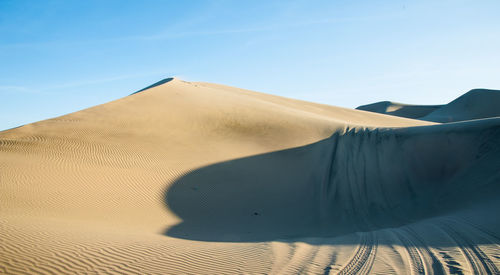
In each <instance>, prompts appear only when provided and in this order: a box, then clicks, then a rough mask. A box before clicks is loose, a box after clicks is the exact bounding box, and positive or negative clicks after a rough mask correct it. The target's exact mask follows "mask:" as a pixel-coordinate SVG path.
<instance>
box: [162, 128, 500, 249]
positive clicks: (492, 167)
mask: <svg viewBox="0 0 500 275" xmlns="http://www.w3.org/2000/svg"><path fill="white" fill-rule="evenodd" d="M483 128H484V129H483ZM483 128H481V129H480V130H479V132H478V131H477V129H476V130H474V131H471V132H470V133H467V132H466V133H462V135H461V136H460V137H457V138H455V139H454V140H452V141H450V139H449V137H450V136H449V135H447V134H442V133H440V132H442V131H441V130H439V129H438V131H434V132H432V131H431V132H430V133H428V132H425V133H423V134H419V133H418V132H412V131H410V132H405V130H398V131H387V132H384V133H379V132H373V131H372V132H368V131H365V132H364V133H359V132H357V133H354V132H352V133H345V134H342V135H340V134H334V135H333V136H332V137H330V138H328V139H325V140H322V141H319V142H316V143H314V144H310V145H306V146H302V147H297V148H293V149H287V150H282V151H276V152H271V153H266V154H261V155H256V156H250V157H245V158H241V159H235V160H231V161H225V162H221V163H217V164H213V165H209V166H206V167H202V168H199V169H197V170H195V171H192V172H190V173H188V174H187V175H184V176H182V177H181V178H179V179H178V180H177V181H176V182H175V183H174V184H173V185H171V186H170V187H169V188H168V189H167V190H166V191H165V196H164V202H165V205H166V207H168V208H169V209H170V210H172V211H173V212H174V213H175V214H176V215H178V216H179V217H180V218H181V219H182V222H181V223H179V224H177V225H175V226H174V227H171V228H168V229H167V230H166V231H165V234H166V235H168V236H172V237H177V238H183V239H191V240H201V241H214V242H226V241H227V242H229V241H230V242H258V241H271V240H283V239H294V238H303V237H325V236H328V237H334V236H341V235H346V234H350V233H354V232H366V231H372V230H377V229H383V228H395V227H399V226H403V225H405V224H411V223H415V222H419V221H422V220H423V219H426V218H432V217H436V216H439V215H444V214H447V213H448V214H449V213H455V212H457V210H460V209H462V210H463V209H465V212H464V213H466V212H467V209H468V208H471V209H472V208H473V207H477V205H478V203H477V202H479V201H483V200H486V199H488V200H490V201H491V200H493V201H496V202H497V201H498V198H499V196H498V194H499V184H498V183H499V180H498V177H497V176H498V173H499V172H498V169H497V168H498V167H500V166H499V165H500V161H499V160H500V158H499V155H500V154H499V151H494V152H490V154H486V153H481V154H483V155H481V154H480V152H479V151H480V147H481V146H482V145H481V144H475V145H474V146H469V147H464V144H467V142H473V141H475V139H476V138H477V135H479V136H484V135H489V136H490V137H491V138H494V139H496V140H495V141H494V144H495V145H496V146H497V145H498V144H499V142H498V139H497V138H498V129H496V132H495V133H493V134H492V133H491V129H490V128H487V127H483ZM446 131H448V130H446ZM446 131H445V132H446ZM448 132H449V131H448ZM451 132H453V129H452V131H451ZM462 132H463V131H462ZM451 134H453V133H451ZM441 136H442V137H441ZM428 140H433V142H434V143H432V144H428V142H427V141H428ZM486 140H487V142H486V143H488V142H490V141H488V140H490V139H486ZM486 143H485V144H486ZM490 143H491V142H490ZM483 145H484V144H483ZM490 145H491V144H490ZM419 146H420V147H419ZM375 147H376V148H377V149H374V148H375ZM476 147H477V148H476ZM410 149H411V150H410ZM478 152H479V153H478ZM477 159H479V163H477V164H470V163H471V162H472V160H477ZM481 159H483V160H484V161H485V162H487V163H489V164H488V165H485V164H484V163H482V162H481V161H480V160H481ZM476 162H477V161H476ZM417 164H418V165H417ZM474 165H476V166H480V167H483V168H482V169H483V170H479V173H483V175H476V174H477V173H476V172H474V171H475V169H476V170H477V167H474ZM484 166H487V167H486V168H484ZM495 175H497V176H495ZM468 177H472V178H474V179H476V180H484V181H489V183H488V184H485V185H484V186H478V185H472V186H471V185H468V184H465V185H464V184H463V183H462V182H461V181H459V180H458V179H460V178H465V179H466V180H467V181H469V180H470V179H469V178H468ZM492 177H493V178H495V177H497V178H496V180H493V181H491V178H492ZM470 181H472V180H470ZM473 183H474V182H473ZM474 184H475V183H474ZM480 187H481V188H480ZM447 190H448V191H447ZM449 190H452V191H451V192H450V191H449ZM496 202H495V204H494V205H495V206H494V207H496V208H497V210H500V209H499V204H497V203H496ZM490 207H491V206H490ZM462 212H463V211H462ZM469 212H470V213H472V215H469V216H470V217H472V218H471V219H472V221H473V223H474V224H481V223H482V221H487V220H488V221H491V220H492V219H493V220H494V217H492V216H491V214H489V213H491V211H490V212H487V211H486V212H484V213H483V214H481V211H476V212H474V211H472V212H471V211H469ZM478 213H479V214H478ZM466 216H467V215H466ZM499 235H500V234H499Z"/></svg>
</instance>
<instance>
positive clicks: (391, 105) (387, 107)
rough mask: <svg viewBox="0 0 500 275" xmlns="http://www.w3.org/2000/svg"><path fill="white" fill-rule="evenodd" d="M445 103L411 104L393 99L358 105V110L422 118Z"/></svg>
mask: <svg viewBox="0 0 500 275" xmlns="http://www.w3.org/2000/svg"><path fill="white" fill-rule="evenodd" d="M442 106H443V105H410V104H403V103H397V102H392V101H381V102H376V103H372V104H367V105H362V106H359V107H357V108H356V109H358V110H363V111H369V112H374V113H379V114H386V115H392V116H399V117H406V118H416V119H420V118H422V117H424V116H426V115H428V114H429V113H432V112H433V111H435V110H437V109H439V108H440V107H442Z"/></svg>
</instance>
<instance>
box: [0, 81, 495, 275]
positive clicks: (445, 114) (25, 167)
mask: <svg viewBox="0 0 500 275" xmlns="http://www.w3.org/2000/svg"><path fill="white" fill-rule="evenodd" d="M496 95H497V93H496V92H494V91H486V90H481V91H479V92H474V91H471V92H469V93H467V94H466V95H464V96H463V97H461V98H459V99H457V100H455V101H453V102H451V103H449V104H448V105H443V106H441V107H439V106H432V107H429V108H420V107H408V106H403V105H397V104H392V103H387V104H386V103H383V104H378V105H374V106H372V107H366V108H361V107H360V108H361V109H363V110H368V111H372V112H366V111H362V110H350V109H345V108H340V107H333V106H328V105H321V104H315V103H309V102H304V101H299V100H292V99H287V98H282V97H278V96H272V95H267V94H261V93H257V92H253V91H248V90H243V89H238V88H233V87H228V86H223V85H218V84H210V83H200V82H184V81H182V80H179V79H165V80H162V81H160V82H158V83H155V84H153V85H151V86H149V87H147V88H146V89H143V90H141V91H138V92H136V93H134V94H132V95H130V96H128V97H125V98H122V99H119V100H116V101H113V102H109V103H106V104H103V105H99V106H96V107H93V108H89V109H86V110H82V111H79V112H76V113H72V114H68V115H65V116H62V117H58V118H54V119H50V120H45V121H40V122H37V123H33V124H29V125H24V126H22V127H18V128H15V129H11V130H7V131H3V132H0V215H1V219H0V236H2V237H1V238H0V273H6V274H17V273H20V274H26V273H28V274H30V273H37V274H44V273H48V274H60V273H68V274H69V273H86V274H97V273H119V274H124V273H130V274H241V273H244V274H297V273H300V274H337V273H338V274H362V273H381V274H388V273H399V274H421V273H429V274H460V273H469V274H472V273H483V274H499V268H500V233H499V232H500V222H499V221H498V218H497V215H498V214H497V213H496V212H498V210H500V201H499V199H500V169H498V168H499V167H500V118H498V117H495V116H498V114H497V113H496V110H497V109H496V108H494V107H492V106H494V105H493V104H492V103H491V102H492V101H493V99H494V98H496ZM482 101H488V102H482ZM497 102H498V101H497ZM384 104H385V105H384ZM488 104H490V105H488ZM396 105H397V106H399V107H397V106H396ZM394 106H396V107H397V108H398V109H397V110H396V109H395V108H396V107H394ZM384 108H385V109H384ZM391 108H392V109H391ZM398 110H401V111H398ZM374 112H378V113H374ZM379 113H382V114H379ZM386 114H393V116H388V115H386ZM405 117H410V118H416V117H419V118H422V120H416V119H409V118H405ZM475 118H482V119H479V120H473V119H475ZM426 120H427V121H426ZM445 121H460V122H454V123H444V124H440V123H436V122H445Z"/></svg>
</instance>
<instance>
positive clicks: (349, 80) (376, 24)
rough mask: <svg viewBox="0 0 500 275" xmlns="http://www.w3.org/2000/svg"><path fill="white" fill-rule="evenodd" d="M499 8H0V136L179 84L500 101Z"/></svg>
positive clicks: (297, 4) (345, 96) (310, 95)
mask: <svg viewBox="0 0 500 275" xmlns="http://www.w3.org/2000/svg"><path fill="white" fill-rule="evenodd" d="M499 12H500V1H496V0H493V1H486V0H485V1H477V0H475V1H464V0H455V1H436V0H433V1H425V0H424V1H404V0H403V1H334V0H331V1H305V0H304V1H263V0H262V1H258V0H257V1H236V0H234V1H150V0H145V1H112V0H106V1H21V0H12V1H11V0H1V1H0V64H1V65H0V130H1V129H8V128H11V127H16V126H19V125H22V124H25V123H30V122H34V121H38V120H41V119H46V118H50V117H54V116H58V115H62V114H66V113H69V112H73V111H77V110H80V109H83V108H86V107H90V106H93V105H97V104H101V103H105V102H107V101H110V100H114V99H117V98H120V97H123V96H126V95H128V94H130V93H132V92H134V91H137V90H139V89H141V88H143V87H146V86H148V85H150V84H152V83H154V82H156V81H158V80H160V79H163V78H166V77H170V76H177V77H179V78H182V79H185V80H188V81H208V82H215V83H221V84H227V85H232V86H237V87H241V88H247V89H252V90H257V91H261V92H267V93H272V94H276V95H282V96H286V97H292V98H298V99H304V100H309V101H315V102H320V103H325V104H331V105H336V106H343V107H356V106H358V105H362V104H367V103H371V102H375V101H381V100H393V101H398V102H405V103H415V104H438V103H447V102H449V101H451V100H452V99H454V98H455V97H457V96H459V95H461V94H463V93H464V92H466V91H468V90H470V89H472V88H478V87H483V88H492V89H500V50H499V49H500V17H499V16H498V13H499Z"/></svg>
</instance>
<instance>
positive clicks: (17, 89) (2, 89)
mask: <svg viewBox="0 0 500 275" xmlns="http://www.w3.org/2000/svg"><path fill="white" fill-rule="evenodd" d="M154 75H158V76H159V77H167V76H171V75H167V74H166V72H165V71H152V72H146V73H138V74H126V75H116V76H106V77H101V78H94V79H84V80H79V81H73V82H65V83H59V84H55V85H49V86H45V87H38V88H30V87H26V86H20V85H4V86H0V93H29V94H51V93H52V92H54V91H57V90H61V89H67V88H76V87H84V86H91V85H96V84H102V83H109V82H114V81H119V80H125V79H133V78H140V77H147V76H154Z"/></svg>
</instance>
